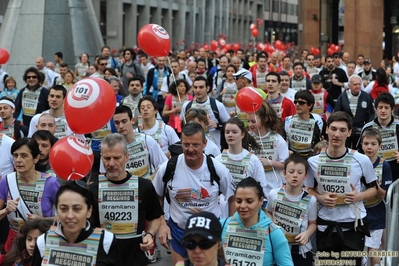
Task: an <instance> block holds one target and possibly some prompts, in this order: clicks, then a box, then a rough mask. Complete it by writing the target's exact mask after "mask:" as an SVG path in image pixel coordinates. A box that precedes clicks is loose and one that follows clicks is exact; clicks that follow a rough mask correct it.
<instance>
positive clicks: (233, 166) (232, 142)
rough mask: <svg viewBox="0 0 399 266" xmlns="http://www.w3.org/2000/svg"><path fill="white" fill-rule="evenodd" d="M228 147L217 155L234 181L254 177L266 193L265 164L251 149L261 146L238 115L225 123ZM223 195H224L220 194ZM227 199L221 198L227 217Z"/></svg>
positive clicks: (222, 211) (223, 215)
mask: <svg viewBox="0 0 399 266" xmlns="http://www.w3.org/2000/svg"><path fill="white" fill-rule="evenodd" d="M224 135H225V137H226V141H227V145H228V149H227V150H224V151H223V153H222V154H220V155H218V156H217V157H216V160H219V161H220V162H221V163H222V164H223V165H224V166H226V168H227V169H229V171H230V173H231V175H232V177H233V180H234V183H235V184H237V183H238V182H240V181H241V180H243V179H245V178H247V177H248V176H252V177H254V178H255V179H256V180H257V181H258V182H260V184H261V186H262V189H263V192H264V193H266V177H265V172H264V170H263V165H262V163H261V161H260V160H259V158H258V157H257V156H256V155H255V154H253V153H251V152H249V150H253V151H258V152H259V151H260V149H261V147H260V146H259V144H258V143H257V142H256V140H255V139H254V137H252V136H251V135H250V134H249V133H248V130H247V129H246V127H245V125H244V122H242V121H241V120H240V119H239V118H238V117H232V118H230V119H229V120H228V121H227V122H226V124H225V125H224ZM220 196H222V195H220ZM223 203H226V204H227V201H226V200H221V203H220V205H221V208H220V210H221V213H222V215H221V217H222V218H227V216H228V213H227V210H228V208H227V206H226V205H225V204H223Z"/></svg>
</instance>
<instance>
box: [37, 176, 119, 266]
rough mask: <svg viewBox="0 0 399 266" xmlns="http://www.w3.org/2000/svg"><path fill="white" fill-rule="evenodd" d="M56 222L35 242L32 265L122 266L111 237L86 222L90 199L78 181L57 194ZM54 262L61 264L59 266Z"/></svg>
mask: <svg viewBox="0 0 399 266" xmlns="http://www.w3.org/2000/svg"><path fill="white" fill-rule="evenodd" d="M55 204H56V208H57V213H58V219H59V222H58V223H57V225H54V226H52V227H51V228H50V230H49V231H48V232H47V233H45V234H42V235H41V236H40V237H39V238H38V239H37V242H36V247H35V251H34V253H33V258H32V265H33V266H36V265H42V261H46V262H47V263H48V264H51V265H73V264H74V263H78V264H79V262H80V263H81V264H82V265H83V264H84V265H96V266H104V265H123V264H122V262H121V261H120V253H119V247H118V245H117V242H116V239H115V236H114V234H112V233H110V232H108V231H106V230H104V229H101V228H94V227H93V226H92V225H91V223H90V222H89V218H90V217H91V214H92V211H93V196H92V194H91V193H90V190H89V187H88V186H87V184H86V183H85V182H84V181H82V180H78V181H67V182H65V183H64V184H62V185H61V186H60V188H59V190H58V192H57V195H56V199H55ZM58 261H62V264H61V263H60V262H58Z"/></svg>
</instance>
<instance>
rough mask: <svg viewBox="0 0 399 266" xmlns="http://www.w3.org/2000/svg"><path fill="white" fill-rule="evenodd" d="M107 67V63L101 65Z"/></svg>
mask: <svg viewBox="0 0 399 266" xmlns="http://www.w3.org/2000/svg"><path fill="white" fill-rule="evenodd" d="M106 65H108V64H107V63H105V64H100V66H106Z"/></svg>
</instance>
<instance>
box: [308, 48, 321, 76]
mask: <svg viewBox="0 0 399 266" xmlns="http://www.w3.org/2000/svg"><path fill="white" fill-rule="evenodd" d="M306 62H307V63H308V65H307V66H306V68H305V71H306V72H307V73H308V74H309V76H310V78H312V77H313V76H314V75H316V74H319V71H320V70H319V69H318V68H317V67H315V66H314V54H308V55H307V56H306Z"/></svg>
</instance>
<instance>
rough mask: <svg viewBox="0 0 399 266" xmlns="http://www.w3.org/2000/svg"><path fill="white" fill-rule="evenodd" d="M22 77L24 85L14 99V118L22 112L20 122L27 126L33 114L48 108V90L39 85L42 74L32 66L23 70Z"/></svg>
mask: <svg viewBox="0 0 399 266" xmlns="http://www.w3.org/2000/svg"><path fill="white" fill-rule="evenodd" d="M23 79H24V81H25V82H26V86H25V87H24V88H22V89H21V90H20V92H19V94H18V96H17V98H16V99H15V112H14V118H15V119H17V118H18V117H19V115H20V113H21V112H22V123H23V124H24V125H26V126H29V124H30V121H31V120H32V117H33V116H34V115H35V114H40V113H42V112H43V111H45V110H47V109H49V108H50V106H49V104H48V101H47V98H48V94H49V91H48V90H47V89H46V88H44V87H42V86H41V83H42V82H43V75H42V74H40V72H39V70H37V69H36V68H34V67H30V68H28V69H27V70H25V73H24V76H23Z"/></svg>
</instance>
